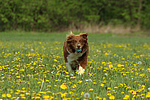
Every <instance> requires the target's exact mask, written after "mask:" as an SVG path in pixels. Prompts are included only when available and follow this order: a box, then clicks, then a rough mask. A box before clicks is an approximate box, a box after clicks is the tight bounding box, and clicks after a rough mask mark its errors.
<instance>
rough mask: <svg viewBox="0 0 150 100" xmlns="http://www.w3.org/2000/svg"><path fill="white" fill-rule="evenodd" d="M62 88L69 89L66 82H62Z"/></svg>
mask: <svg viewBox="0 0 150 100" xmlns="http://www.w3.org/2000/svg"><path fill="white" fill-rule="evenodd" d="M60 88H61V89H63V90H65V89H68V88H67V85H66V83H63V84H61V85H60Z"/></svg>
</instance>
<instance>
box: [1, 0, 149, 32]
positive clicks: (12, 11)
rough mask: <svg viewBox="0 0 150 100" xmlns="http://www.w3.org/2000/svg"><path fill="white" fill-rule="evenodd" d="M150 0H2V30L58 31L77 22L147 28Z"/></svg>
mask: <svg viewBox="0 0 150 100" xmlns="http://www.w3.org/2000/svg"><path fill="white" fill-rule="evenodd" d="M149 12H150V1H149V0H117V1H116V0H0V31H5V30H17V29H21V30H24V31H56V30H59V29H61V28H67V27H69V25H71V24H72V23H74V25H75V26H76V27H79V25H80V24H99V23H103V25H107V24H108V23H112V24H123V25H130V26H138V27H140V28H142V29H148V28H149V26H150V20H149V18H150V13H149Z"/></svg>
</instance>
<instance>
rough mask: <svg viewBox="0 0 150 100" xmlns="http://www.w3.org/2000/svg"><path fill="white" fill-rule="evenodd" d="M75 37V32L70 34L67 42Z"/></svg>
mask: <svg viewBox="0 0 150 100" xmlns="http://www.w3.org/2000/svg"><path fill="white" fill-rule="evenodd" d="M73 38H74V34H70V35H69V36H67V42H68V43H70V42H71V41H72V39H73Z"/></svg>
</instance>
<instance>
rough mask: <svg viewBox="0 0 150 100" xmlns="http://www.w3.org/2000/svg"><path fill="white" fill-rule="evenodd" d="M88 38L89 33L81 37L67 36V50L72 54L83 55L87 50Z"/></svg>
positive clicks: (82, 34)
mask: <svg viewBox="0 0 150 100" xmlns="http://www.w3.org/2000/svg"><path fill="white" fill-rule="evenodd" d="M87 36H88V33H81V34H80V35H74V34H70V35H69V36H67V39H66V41H67V49H68V51H69V52H70V53H83V52H85V51H86V50H87V46H88V43H87Z"/></svg>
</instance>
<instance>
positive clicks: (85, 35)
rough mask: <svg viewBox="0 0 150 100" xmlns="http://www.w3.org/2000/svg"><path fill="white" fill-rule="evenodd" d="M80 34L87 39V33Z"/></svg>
mask: <svg viewBox="0 0 150 100" xmlns="http://www.w3.org/2000/svg"><path fill="white" fill-rule="evenodd" d="M80 36H82V37H83V38H85V39H87V36H88V33H81V34H80Z"/></svg>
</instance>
